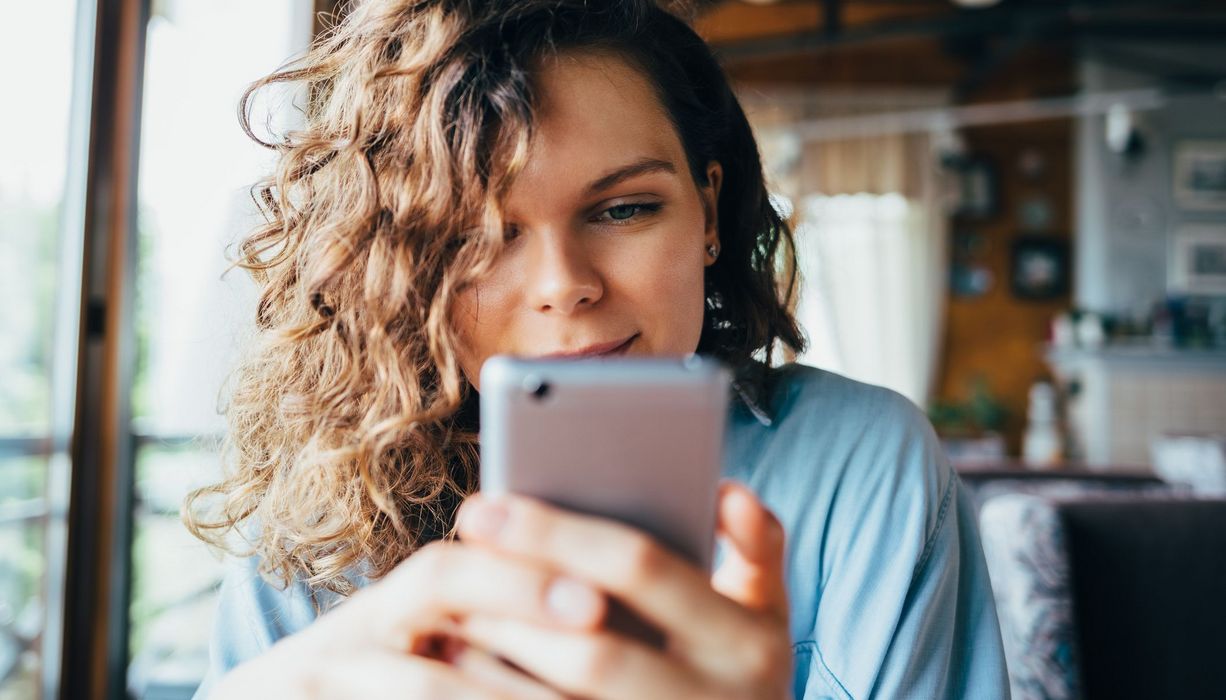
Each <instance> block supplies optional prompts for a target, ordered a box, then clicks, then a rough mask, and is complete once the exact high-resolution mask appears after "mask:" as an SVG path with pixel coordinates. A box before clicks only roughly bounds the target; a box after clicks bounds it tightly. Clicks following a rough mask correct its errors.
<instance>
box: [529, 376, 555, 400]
mask: <svg viewBox="0 0 1226 700" xmlns="http://www.w3.org/2000/svg"><path fill="white" fill-rule="evenodd" d="M524 391H525V392H527V393H528V394H529V395H530V396H531V397H532V398H534V399H536V400H537V401H543V400H544V399H545V397H547V396H549V382H547V381H545V380H544V379H541V378H540V377H537V376H530V377H527V378H526V379H524Z"/></svg>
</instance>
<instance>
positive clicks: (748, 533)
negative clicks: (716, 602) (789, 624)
mask: <svg viewBox="0 0 1226 700" xmlns="http://www.w3.org/2000/svg"><path fill="white" fill-rule="evenodd" d="M718 522H719V524H718V529H719V532H720V534H721V535H722V536H723V537H724V539H725V540H726V541H727V543H728V544H729V545H731V546H730V547H729V548H728V549H727V550H726V554H725V557H724V561H723V563H722V564H721V565H720V568H719V570H718V571H716V572H715V576H713V577H712V585H713V586H714V587H715V590H717V591H719V592H720V593H723V594H724V595H726V596H728V597H729V598H731V599H733V600H735V601H737V602H738V603H740V604H741V605H744V606H746V607H748V608H750V609H753V610H761V611H763V612H767V613H770V614H771V615H772V616H774V617H775V618H777V619H780V618H781V619H784V620H786V619H787V614H788V599H787V585H786V583H785V579H784V554H785V548H784V531H783V525H782V524H780V522H779V520H778V519H777V518H776V517H775V516H774V515H773V514H772V513H771V512H770V511H769V510H768V509H767V508H766V506H764V505H763V504H762V502H761V501H759V500H758V498H757V496H755V495H754V493H753V492H752V491H750V490H749V489H748V488H746V487H745V486H742V485H741V484H737V483H735V482H731V481H728V482H724V483H723V484H722V485H721V486H720V494H719V508H718Z"/></svg>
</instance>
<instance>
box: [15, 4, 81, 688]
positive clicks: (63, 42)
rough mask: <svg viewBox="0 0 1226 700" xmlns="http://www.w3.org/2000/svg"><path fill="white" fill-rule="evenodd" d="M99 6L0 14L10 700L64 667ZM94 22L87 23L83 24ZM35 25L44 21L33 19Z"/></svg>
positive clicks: (24, 8)
mask: <svg viewBox="0 0 1226 700" xmlns="http://www.w3.org/2000/svg"><path fill="white" fill-rule="evenodd" d="M92 18H93V13H92V6H91V5H90V3H85V4H84V5H82V6H81V7H80V8H78V4H77V3H76V2H75V0H46V1H45V2H37V3H9V4H8V5H6V6H5V9H4V21H3V22H0V65H5V66H10V67H12V66H24V67H26V68H24V69H23V70H13V69H11V68H10V69H9V70H6V72H5V92H6V93H7V94H8V95H10V96H21V98H20V99H14V100H13V101H12V102H8V103H6V106H5V109H3V110H0V133H3V134H6V135H8V138H7V139H6V141H5V149H4V155H3V167H0V298H3V299H5V300H8V301H6V303H4V304H0V328H3V329H4V331H3V332H2V333H0V397H2V398H0V699H4V700H7V699H8V698H41V697H46V696H48V695H49V694H50V693H51V692H52V691H53V690H54V688H55V679H56V678H57V675H58V672H59V666H58V660H59V640H60V636H59V622H58V621H59V620H60V619H61V617H62V587H63V570H64V569H63V567H64V546H65V523H64V518H65V513H66V502H67V496H68V492H67V479H66V476H67V453H66V448H67V439H66V435H67V430H68V427H69V422H70V421H71V420H72V401H73V399H72V395H73V388H74V370H75V352H76V340H77V333H76V325H77V319H78V315H77V308H78V307H79V294H80V257H79V251H80V244H81V225H82V221H81V216H82V201H83V188H84V165H85V150H84V149H85V139H86V134H87V129H88V106H89V94H90V77H91V70H90V59H91V57H92V43H91V42H92V36H93V35H92V31H91V30H92ZM83 28H84V29H83ZM35 29H36V30H37V31H32V30H35Z"/></svg>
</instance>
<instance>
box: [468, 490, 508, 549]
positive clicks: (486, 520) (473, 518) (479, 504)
mask: <svg viewBox="0 0 1226 700" xmlns="http://www.w3.org/2000/svg"><path fill="white" fill-rule="evenodd" d="M506 522H507V507H506V504H503V503H498V502H496V501H490V500H487V499H484V498H479V499H477V500H476V501H469V502H468V503H467V504H466V507H465V511H464V517H463V519H462V521H461V522H460V525H461V527H462V528H463V530H464V531H465V532H467V533H468V534H470V535H474V536H476V537H480V538H483V539H494V538H495V537H497V536H498V533H499V532H501V531H502V526H503V525H505V524H506Z"/></svg>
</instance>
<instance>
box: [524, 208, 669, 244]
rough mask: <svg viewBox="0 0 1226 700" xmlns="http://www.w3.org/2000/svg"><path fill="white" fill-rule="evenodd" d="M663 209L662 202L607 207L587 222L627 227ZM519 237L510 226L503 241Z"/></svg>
mask: <svg viewBox="0 0 1226 700" xmlns="http://www.w3.org/2000/svg"><path fill="white" fill-rule="evenodd" d="M663 208H664V204H663V203H662V202H627V203H625V204H617V205H614V206H611V207H608V208H606V209H605V210H604V211H602V212H600V213H599V214H597V215H596V216H594V217H592V218H591V219H589V221H591V222H592V223H597V224H602V225H606V226H628V225H630V224H637V223H639V222H641V221H643V220H644V219H648V218H650V217H652V216H654V215H656V214H658V213H660V210H661V209H663ZM519 236H520V230H519V226H518V225H515V224H512V225H510V226H508V227H507V229H506V231H505V232H504V233H503V241H505V242H507V243H510V242H511V241H514V240H516V239H517V238H519Z"/></svg>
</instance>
